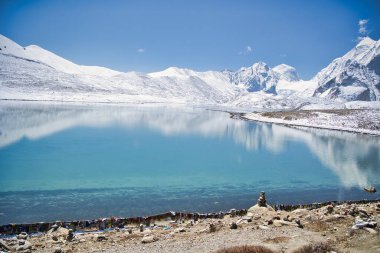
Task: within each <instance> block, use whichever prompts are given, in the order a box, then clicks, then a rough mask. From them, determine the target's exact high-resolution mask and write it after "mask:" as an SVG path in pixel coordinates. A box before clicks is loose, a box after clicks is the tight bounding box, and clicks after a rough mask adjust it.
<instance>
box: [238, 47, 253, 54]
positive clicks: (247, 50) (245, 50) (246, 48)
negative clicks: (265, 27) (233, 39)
mask: <svg viewBox="0 0 380 253" xmlns="http://www.w3.org/2000/svg"><path fill="white" fill-rule="evenodd" d="M252 51H253V50H252V47H251V46H246V47H245V49H244V51H240V52H239V55H243V54H245V55H247V54H251V53H252Z"/></svg>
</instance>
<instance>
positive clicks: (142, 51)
mask: <svg viewBox="0 0 380 253" xmlns="http://www.w3.org/2000/svg"><path fill="white" fill-rule="evenodd" d="M137 52H138V53H145V48H139V49H137Z"/></svg>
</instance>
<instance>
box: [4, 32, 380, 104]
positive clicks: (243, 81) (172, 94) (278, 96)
mask: <svg viewBox="0 0 380 253" xmlns="http://www.w3.org/2000/svg"><path fill="white" fill-rule="evenodd" d="M0 49H1V50H0V55H1V57H0V63H1V66H3V67H1V68H0V91H2V94H3V95H0V98H2V99H17V98H20V97H22V98H25V97H27V96H28V94H27V93H31V94H36V95H38V96H40V97H43V98H49V99H52V100H62V101H65V100H67V99H69V100H84V101H89V100H91V101H93V100H96V99H100V100H102V101H103V100H106V101H109V102H170V103H171V102H176V103H196V104H221V105H229V106H242V105H244V106H259V107H268V108H272V107H281V108H292V107H295V106H297V104H298V105H299V104H303V103H305V101H306V100H307V101H312V103H327V102H329V101H337V102H345V101H355V100H364V101H379V100H380V91H379V90H380V76H379V75H380V40H379V41H375V40H372V39H370V38H368V37H367V38H364V39H363V40H361V41H360V42H359V43H358V44H357V45H356V46H355V47H354V48H353V49H352V50H350V51H349V52H348V53H346V54H345V55H343V56H342V57H338V58H336V59H334V60H333V61H332V62H331V63H330V64H329V65H328V66H326V67H325V68H323V69H322V70H321V71H320V72H318V73H317V74H316V75H315V76H314V77H313V78H312V79H311V80H307V81H304V80H301V79H300V78H299V75H298V73H297V71H296V69H295V68H294V67H292V66H290V65H287V64H280V65H277V66H275V67H273V68H270V67H269V66H268V65H267V64H266V63H264V62H261V61H259V62H256V63H254V64H252V65H251V66H248V67H242V68H240V69H238V70H236V71H231V70H223V71H212V70H210V71H203V72H201V71H194V70H192V69H186V68H178V67H169V68H167V69H165V70H163V71H158V72H152V73H140V72H119V71H114V70H112V69H108V68H104V67H98V66H82V65H77V64H75V63H73V62H71V61H68V60H66V59H64V58H62V57H60V56H58V55H56V54H54V53H52V52H50V51H48V50H45V49H43V48H41V47H39V46H36V45H31V46H27V47H21V46H20V45H18V44H17V43H15V42H13V41H12V40H10V39H8V38H6V37H5V36H3V35H0ZM9 56H14V57H18V58H14V59H11V58H9ZM22 59H24V60H26V61H30V62H29V63H26V62H22ZM37 63H40V64H43V66H42V65H41V66H40V65H37ZM49 67H50V68H52V69H47V68H49ZM25 76H28V78H25ZM29 96H30V95H29ZM326 101H327V102H326ZM307 103H309V102H307Z"/></svg>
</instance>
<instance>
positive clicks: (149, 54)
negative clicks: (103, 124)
mask: <svg viewBox="0 0 380 253" xmlns="http://www.w3.org/2000/svg"><path fill="white" fill-rule="evenodd" d="M362 19H368V20H369V21H368V23H367V24H366V25H365V26H364V28H365V31H367V32H368V33H369V36H370V37H372V38H374V39H379V37H380V1H376V0H375V1H367V0H357V1H350V0H341V1H338V0H318V1H315V0H299V1H298V0H291V1H290V0H289V1H285V0H283V1H282V0H281V1H280V0H278V1H274V0H269V1H268V0H267V1H248V0H246V1H241V0H229V1H226V0H225V1H224V0H220V1H216V0H215V1H208V0H187V1H181V0H178V1H166V0H162V1H160V0H151V1H144V0H140V1H137V0H136V1H105V0H104V1H97V0H91V1H90V0H65V1H63V0H62V1H55V0H45V1H43V0H41V1H37V0H35V1H28V0H23V1H19V0H0V33H1V34H3V35H5V36H7V37H9V38H11V39H12V40H14V41H16V42H17V43H19V44H20V45H23V46H26V45H30V44H36V45H39V46H42V47H43V48H45V49H48V50H50V51H52V52H54V53H56V54H58V55H61V56H63V57H64V58H67V59H69V60H71V61H73V62H75V63H78V64H84V65H99V66H106V67H109V68H113V69H116V70H121V71H131V70H135V71H141V72H151V71H158V70H162V69H165V68H167V67H169V66H178V67H186V68H192V69H195V70H200V71H203V70H221V69H225V68H228V69H232V70H235V69H238V68H240V67H242V66H249V65H252V64H253V63H254V62H256V61H259V60H261V61H264V62H266V63H267V64H268V65H269V66H271V67H273V66H275V65H277V64H280V63H287V64H289V65H292V66H294V67H295V68H296V69H297V70H298V71H299V73H300V75H301V77H302V78H304V79H308V78H310V77H312V76H313V75H314V74H316V72H318V71H319V70H320V69H321V68H323V67H325V66H326V65H327V64H328V63H329V62H330V61H331V60H332V59H334V58H336V57H338V56H341V55H342V54H344V53H346V52H347V51H348V50H349V49H351V48H352V47H353V46H354V45H355V44H356V42H355V40H356V38H357V37H358V36H359V32H358V30H359V26H358V22H359V20H362ZM248 46H249V47H250V49H251V50H249V48H248Z"/></svg>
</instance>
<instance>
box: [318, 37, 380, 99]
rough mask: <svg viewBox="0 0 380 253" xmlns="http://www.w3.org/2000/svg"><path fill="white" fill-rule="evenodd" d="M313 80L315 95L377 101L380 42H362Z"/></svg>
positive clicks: (364, 40)
mask: <svg viewBox="0 0 380 253" xmlns="http://www.w3.org/2000/svg"><path fill="white" fill-rule="evenodd" d="M313 81H315V82H316V83H318V86H319V87H318V88H317V89H316V91H315V93H314V96H319V97H325V98H329V99H340V100H348V101H353V100H364V101H374V100H377V101H379V100H380V40H379V41H374V40H372V39H371V38H369V37H366V38H364V39H362V40H361V41H360V42H359V43H358V44H357V45H356V46H355V47H354V48H353V49H352V50H350V51H349V52H348V53H347V54H345V55H344V56H342V57H340V58H337V59H335V60H333V62H332V63H330V64H329V65H328V66H327V67H326V68H324V69H322V70H321V71H320V72H319V73H318V74H317V75H316V76H315V77H314V78H313Z"/></svg>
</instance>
